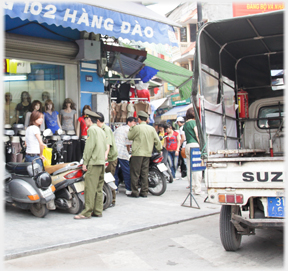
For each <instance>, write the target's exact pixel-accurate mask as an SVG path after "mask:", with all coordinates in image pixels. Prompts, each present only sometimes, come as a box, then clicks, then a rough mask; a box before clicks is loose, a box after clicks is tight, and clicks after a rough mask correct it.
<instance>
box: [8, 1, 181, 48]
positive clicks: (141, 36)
mask: <svg viewBox="0 0 288 271" xmlns="http://www.w3.org/2000/svg"><path fill="white" fill-rule="evenodd" d="M4 15H8V16H10V17H11V18H17V17H18V18H20V19H21V20H23V21H24V20H29V21H37V22H39V23H41V24H42V23H47V24H48V25H56V26H62V27H64V28H66V27H70V28H72V29H78V30H79V31H87V32H93V33H99V34H102V35H108V36H113V37H115V38H119V37H121V38H124V39H129V40H136V41H141V42H149V43H155V44H158V43H161V44H168V45H170V46H177V47H178V42H177V39H176V36H175V32H174V29H173V27H172V26H170V25H167V24H164V23H161V22H156V21H154V20H149V19H144V18H140V17H136V16H134V15H129V14H125V13H119V12H117V11H113V10H112V9H105V8H100V7H98V6H96V5H95V6H94V5H87V4H84V3H83V4H82V3H76V2H74V3H70V2H67V3H65V2H62V3H56V2H47V3H45V2H40V1H23V2H8V1H4Z"/></svg>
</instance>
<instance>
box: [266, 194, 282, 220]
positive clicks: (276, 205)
mask: <svg viewBox="0 0 288 271" xmlns="http://www.w3.org/2000/svg"><path fill="white" fill-rule="evenodd" d="M284 207H285V198H284V197H268V216H269V217H284V215H285V213H284Z"/></svg>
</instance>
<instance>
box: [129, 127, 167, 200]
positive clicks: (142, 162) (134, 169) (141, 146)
mask: <svg viewBox="0 0 288 271" xmlns="http://www.w3.org/2000/svg"><path fill="white" fill-rule="evenodd" d="M128 139H129V140H133V143H132V157H131V159H130V175H131V190H132V195H133V196H138V195H139V194H140V196H147V193H148V172H149V160H150V157H151V156H152V151H153V147H154V145H155V148H156V149H157V150H158V151H159V152H160V151H161V150H162V144H161V142H160V140H159V137H158V135H157V133H156V131H155V129H154V128H153V127H152V126H150V125H147V124H146V122H141V123H140V124H139V125H135V126H132V127H131V128H130V129H129V132H128ZM139 179H140V183H141V191H140V193H139V192H138V184H139Z"/></svg>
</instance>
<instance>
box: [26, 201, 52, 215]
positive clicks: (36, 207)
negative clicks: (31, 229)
mask: <svg viewBox="0 0 288 271" xmlns="http://www.w3.org/2000/svg"><path fill="white" fill-rule="evenodd" d="M30 211H31V213H32V214H33V215H35V216H36V217H45V216H46V215H47V214H48V212H49V210H48V209H47V207H46V204H41V203H33V204H32V205H31V207H30Z"/></svg>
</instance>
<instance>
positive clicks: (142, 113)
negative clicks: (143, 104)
mask: <svg viewBox="0 0 288 271" xmlns="http://www.w3.org/2000/svg"><path fill="white" fill-rule="evenodd" d="M138 117H144V118H149V115H148V114H147V113H145V112H144V111H139V112H138Z"/></svg>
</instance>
